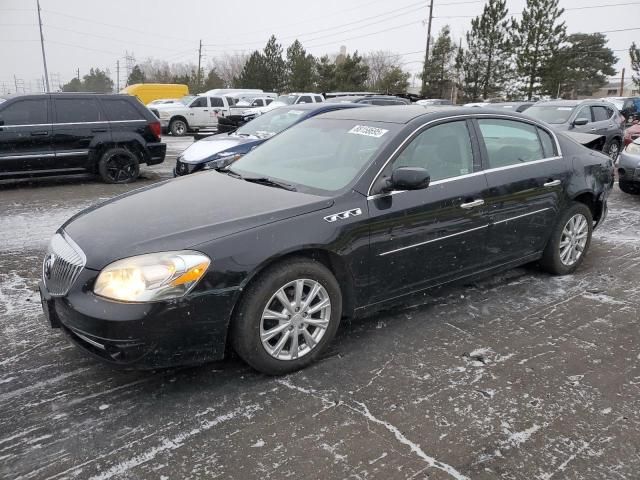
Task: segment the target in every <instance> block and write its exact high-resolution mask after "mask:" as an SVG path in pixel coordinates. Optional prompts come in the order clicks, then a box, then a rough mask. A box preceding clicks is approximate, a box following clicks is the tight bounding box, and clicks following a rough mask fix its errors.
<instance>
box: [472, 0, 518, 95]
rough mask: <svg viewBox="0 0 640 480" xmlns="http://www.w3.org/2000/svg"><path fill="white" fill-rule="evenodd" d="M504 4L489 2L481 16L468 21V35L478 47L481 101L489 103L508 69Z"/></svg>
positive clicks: (500, 85) (503, 0)
mask: <svg viewBox="0 0 640 480" xmlns="http://www.w3.org/2000/svg"><path fill="white" fill-rule="evenodd" d="M507 14H508V10H507V2H506V0H489V3H487V4H485V6H484V10H483V11H482V15H481V16H479V17H476V18H475V19H473V20H472V21H471V34H472V35H474V36H475V37H476V39H477V43H478V53H479V55H480V57H479V60H480V62H481V63H482V67H483V70H484V71H483V74H482V77H481V79H480V83H481V87H482V98H484V99H488V98H490V97H492V96H495V95H496V94H499V93H500V92H501V90H502V86H503V84H504V82H505V76H506V75H505V74H506V72H507V71H508V69H509V36H508V22H507V20H506V19H507Z"/></svg>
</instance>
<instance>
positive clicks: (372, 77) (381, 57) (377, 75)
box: [364, 50, 402, 89]
mask: <svg viewBox="0 0 640 480" xmlns="http://www.w3.org/2000/svg"><path fill="white" fill-rule="evenodd" d="M364 63H365V64H366V65H367V66H368V67H369V78H368V79H367V87H368V88H372V89H375V88H378V87H379V86H380V82H381V81H382V79H383V78H384V77H385V76H387V75H388V74H389V72H391V71H392V70H393V69H394V67H400V66H401V64H402V57H401V56H400V55H398V54H397V53H393V52H390V51H385V50H377V51H375V52H370V53H368V54H366V55H365V56H364Z"/></svg>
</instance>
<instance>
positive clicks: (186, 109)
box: [150, 91, 268, 137]
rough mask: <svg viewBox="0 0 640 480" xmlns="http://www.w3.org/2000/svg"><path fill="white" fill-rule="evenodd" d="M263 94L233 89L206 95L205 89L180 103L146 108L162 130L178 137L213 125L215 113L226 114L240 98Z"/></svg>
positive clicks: (216, 117) (215, 118)
mask: <svg viewBox="0 0 640 480" xmlns="http://www.w3.org/2000/svg"><path fill="white" fill-rule="evenodd" d="M267 95H268V94H260V93H255V92H247V93H244V92H237V91H234V92H230V93H228V94H223V95H210V94H209V92H208V93H205V94H201V95H197V96H195V97H192V98H189V97H186V99H185V102H184V103H170V104H161V105H154V106H153V107H151V108H150V110H151V111H152V112H153V113H154V114H155V115H156V116H157V117H158V118H159V119H160V124H161V125H162V130H163V131H165V132H170V133H171V134H172V135H175V136H176V137H181V136H183V135H186V134H187V133H188V132H189V131H198V130H201V129H210V128H212V127H215V126H217V125H218V117H225V116H228V115H229V114H230V113H231V109H232V108H233V106H234V105H235V104H236V102H238V101H239V100H240V99H242V98H257V97H261V96H264V97H265V98H266V96H267ZM244 108H245V109H246V108H247V107H244Z"/></svg>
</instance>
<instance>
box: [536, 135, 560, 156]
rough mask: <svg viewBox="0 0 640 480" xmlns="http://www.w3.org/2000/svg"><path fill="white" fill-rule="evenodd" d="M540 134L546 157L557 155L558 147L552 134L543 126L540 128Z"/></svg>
mask: <svg viewBox="0 0 640 480" xmlns="http://www.w3.org/2000/svg"><path fill="white" fill-rule="evenodd" d="M538 135H539V136H540V141H541V142H542V149H543V150H544V156H545V158H551V157H555V156H556V155H557V153H556V147H555V145H556V144H555V142H554V141H553V138H552V137H551V134H550V133H549V132H547V131H546V130H543V129H542V128H538Z"/></svg>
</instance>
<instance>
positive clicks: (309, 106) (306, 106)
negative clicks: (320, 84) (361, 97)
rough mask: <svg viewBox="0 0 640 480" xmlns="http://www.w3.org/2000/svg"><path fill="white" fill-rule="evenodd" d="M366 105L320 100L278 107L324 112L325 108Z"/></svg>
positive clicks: (333, 108)
mask: <svg viewBox="0 0 640 480" xmlns="http://www.w3.org/2000/svg"><path fill="white" fill-rule="evenodd" d="M363 106H366V105H359V104H357V103H333V102H332V103H329V102H319V103H299V104H297V105H282V106H281V107H278V109H281V108H283V109H289V110H302V111H305V112H322V111H325V110H336V109H338V110H339V109H342V108H353V107H363Z"/></svg>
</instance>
